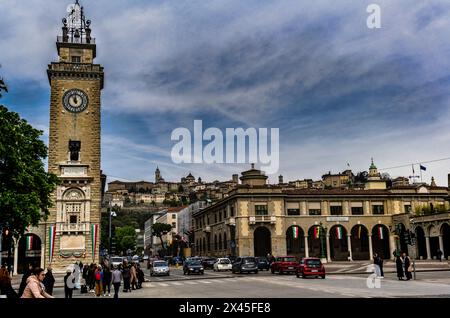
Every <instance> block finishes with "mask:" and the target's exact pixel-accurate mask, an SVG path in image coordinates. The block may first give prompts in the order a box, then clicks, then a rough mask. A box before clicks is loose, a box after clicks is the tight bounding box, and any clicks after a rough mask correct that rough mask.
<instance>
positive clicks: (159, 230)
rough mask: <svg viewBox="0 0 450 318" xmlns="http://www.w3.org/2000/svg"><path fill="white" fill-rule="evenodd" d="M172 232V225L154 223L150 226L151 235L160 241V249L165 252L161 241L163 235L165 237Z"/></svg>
mask: <svg viewBox="0 0 450 318" xmlns="http://www.w3.org/2000/svg"><path fill="white" fill-rule="evenodd" d="M171 230H172V225H170V224H166V223H154V224H153V225H152V235H153V236H156V237H159V240H160V241H161V246H162V249H163V250H165V249H166V248H165V246H164V241H163V239H162V237H163V235H166V234H167V233H169V232H170V231H171Z"/></svg>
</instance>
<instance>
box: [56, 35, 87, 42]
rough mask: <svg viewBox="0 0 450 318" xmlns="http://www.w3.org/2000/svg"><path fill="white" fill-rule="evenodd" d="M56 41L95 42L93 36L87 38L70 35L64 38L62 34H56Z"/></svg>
mask: <svg viewBox="0 0 450 318" xmlns="http://www.w3.org/2000/svg"><path fill="white" fill-rule="evenodd" d="M56 42H57V43H71V44H95V38H89V39H87V38H86V37H81V36H80V37H70V36H68V37H67V38H65V39H64V37H63V36H62V35H58V36H57V37H56Z"/></svg>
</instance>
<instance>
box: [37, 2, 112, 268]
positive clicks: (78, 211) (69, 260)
mask: <svg viewBox="0 0 450 318" xmlns="http://www.w3.org/2000/svg"><path fill="white" fill-rule="evenodd" d="M67 11H68V16H67V17H66V18H64V19H63V20H62V23H63V27H62V35H61V36H58V37H57V41H56V48H57V51H58V56H59V59H58V61H57V62H52V63H51V64H50V65H49V66H48V70H47V74H48V80H49V83H50V89H51V97H50V133H49V156H48V171H49V172H52V173H54V174H56V175H57V176H58V177H59V180H60V184H59V185H58V187H57V189H56V191H55V192H54V193H53V197H52V200H53V203H54V205H53V207H52V208H51V209H50V215H49V218H48V219H47V221H46V225H45V229H46V239H45V241H46V244H45V252H44V255H45V256H44V257H45V260H44V261H45V266H48V265H51V266H52V267H53V268H54V269H55V271H62V270H65V268H66V267H67V266H68V265H70V264H74V263H75V262H77V261H78V262H80V261H81V262H83V263H84V264H87V263H92V262H93V263H98V261H99V241H100V215H101V212H100V209H101V172H100V118H101V116H100V115H101V112H100V95H101V90H102V89H103V80H104V73H103V67H102V66H100V65H99V64H94V59H95V57H96V45H95V39H94V38H92V37H91V29H90V26H91V21H90V20H86V18H85V15H84V11H83V7H82V6H81V5H80V4H79V2H78V0H77V1H76V2H75V3H74V4H71V5H69V7H68V10H67Z"/></svg>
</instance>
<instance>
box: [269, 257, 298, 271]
mask: <svg viewBox="0 0 450 318" xmlns="http://www.w3.org/2000/svg"><path fill="white" fill-rule="evenodd" d="M297 268H298V261H297V259H296V258H295V256H278V257H276V258H275V261H274V262H273V263H272V264H271V265H270V270H271V272H272V274H275V273H276V272H278V274H283V273H296V272H297Z"/></svg>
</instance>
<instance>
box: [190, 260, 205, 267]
mask: <svg viewBox="0 0 450 318" xmlns="http://www.w3.org/2000/svg"><path fill="white" fill-rule="evenodd" d="M191 265H202V263H201V262H200V261H197V260H195V261H190V262H189V266H191Z"/></svg>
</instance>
